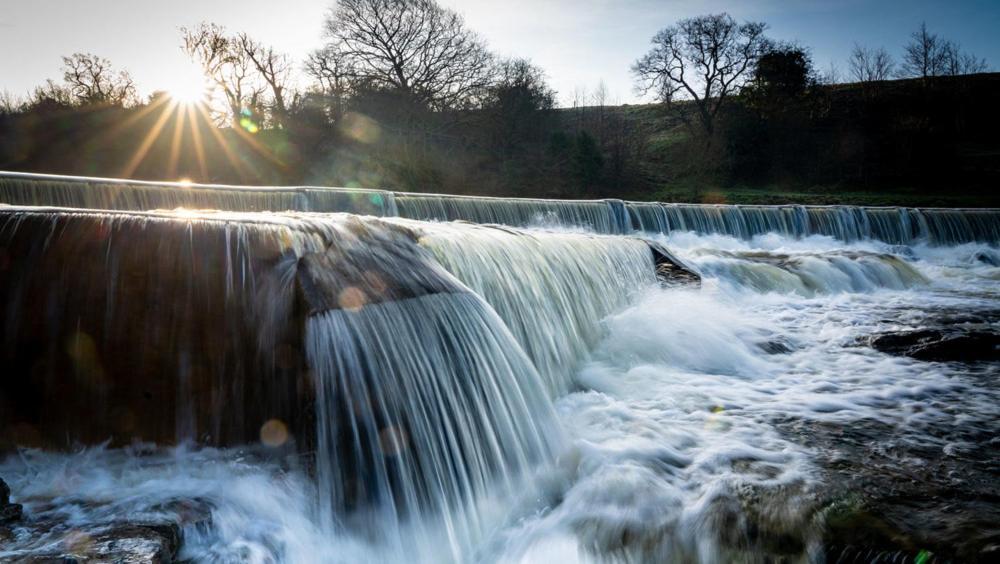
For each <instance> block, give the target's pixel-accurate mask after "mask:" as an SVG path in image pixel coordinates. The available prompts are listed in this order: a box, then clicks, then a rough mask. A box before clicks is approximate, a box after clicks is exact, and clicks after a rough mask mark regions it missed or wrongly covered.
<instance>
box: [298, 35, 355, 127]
mask: <svg viewBox="0 0 1000 564" xmlns="http://www.w3.org/2000/svg"><path fill="white" fill-rule="evenodd" d="M305 71H306V75H307V76H309V77H310V78H311V79H312V81H313V90H314V91H315V92H317V93H318V94H319V95H320V96H321V98H322V99H323V100H324V101H325V106H326V113H327V117H328V119H329V120H330V121H331V122H334V121H337V120H339V119H340V118H341V117H342V116H343V115H344V112H345V111H346V103H347V98H348V96H350V94H351V80H350V79H351V76H352V73H351V72H349V71H348V69H347V66H346V62H345V61H344V59H343V57H341V56H340V55H339V54H338V53H337V51H336V50H335V49H332V48H330V47H323V48H322V49H317V50H315V51H313V52H312V53H310V54H309V56H308V57H307V58H306V63H305Z"/></svg>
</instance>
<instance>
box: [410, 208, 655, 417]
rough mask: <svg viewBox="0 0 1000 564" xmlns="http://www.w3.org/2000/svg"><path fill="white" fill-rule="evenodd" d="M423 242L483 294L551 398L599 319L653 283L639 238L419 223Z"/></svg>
mask: <svg viewBox="0 0 1000 564" xmlns="http://www.w3.org/2000/svg"><path fill="white" fill-rule="evenodd" d="M418 229H419V230H420V231H421V233H422V236H421V237H420V243H421V245H423V246H425V247H427V248H429V249H430V250H431V251H432V252H433V253H434V255H435V257H437V260H438V262H440V263H441V264H442V265H443V266H444V267H445V268H446V269H448V270H449V271H450V272H451V273H452V274H454V275H455V276H456V277H457V278H458V279H459V280H461V281H462V282H463V283H465V284H466V285H467V286H469V287H470V288H472V289H473V290H474V291H475V292H476V293H477V294H479V295H480V296H482V297H483V298H484V299H485V300H486V301H487V302H489V304H490V305H491V306H493V308H494V309H495V310H496V312H497V313H498V314H499V315H500V317H501V318H503V320H504V322H505V323H506V325H507V327H509V328H510V330H511V331H512V332H513V333H514V336H515V337H517V340H518V342H519V343H520V344H521V346H522V347H524V350H525V351H526V352H527V353H528V356H530V357H531V359H532V360H533V361H534V363H535V366H537V367H538V370H539V372H540V373H541V374H542V376H543V377H544V378H545V379H546V382H545V383H546V386H547V388H548V390H549V393H550V394H551V395H552V396H553V397H557V396H560V395H562V394H564V393H566V392H567V391H568V390H569V389H570V388H571V380H570V379H571V375H572V374H573V373H574V372H575V368H576V366H577V365H578V363H580V362H581V361H582V360H583V359H585V358H586V356H587V351H588V350H590V348H591V347H592V346H593V345H594V344H595V342H596V340H597V338H598V337H599V335H600V330H599V329H600V321H601V320H602V319H603V318H604V317H605V316H606V315H608V314H610V313H612V312H614V311H615V310H617V309H619V308H621V307H624V306H625V305H626V304H627V303H628V302H629V300H630V298H631V297H632V296H633V295H634V294H635V293H636V292H637V291H639V290H641V289H643V288H645V287H647V286H649V285H651V284H654V283H655V282H656V276H655V269H654V265H653V255H652V253H651V252H650V249H649V246H648V245H647V244H646V243H644V242H643V241H640V240H638V239H633V238H625V237H608V236H593V235H586V234H575V233H532V232H524V231H517V230H513V229H506V228H496V227H484V226H478V225H463V224H455V223H453V224H430V225H428V224H423V225H420V226H419V227H418Z"/></svg>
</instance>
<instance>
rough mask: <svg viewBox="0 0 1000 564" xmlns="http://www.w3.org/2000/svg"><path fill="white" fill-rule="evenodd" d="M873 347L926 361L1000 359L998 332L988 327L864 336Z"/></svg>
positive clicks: (888, 352) (999, 334)
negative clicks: (984, 328)
mask: <svg viewBox="0 0 1000 564" xmlns="http://www.w3.org/2000/svg"><path fill="white" fill-rule="evenodd" d="M867 344H868V345H869V346H871V347H872V348H874V349H875V350H878V351H881V352H884V353H887V354H893V355H899V356H908V357H911V358H916V359H918V360H928V361H940V362H945V361H955V362H978V361H996V360H1000V333H995V332H993V331H989V330H964V329H960V328H959V329H954V328H949V329H944V328H941V329H919V330H916V331H903V332H897V333H882V334H879V335H874V336H871V337H868V338H867Z"/></svg>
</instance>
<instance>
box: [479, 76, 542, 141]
mask: <svg viewBox="0 0 1000 564" xmlns="http://www.w3.org/2000/svg"><path fill="white" fill-rule="evenodd" d="M494 74H495V75H496V78H495V80H494V82H493V84H492V85H491V86H490V87H489V89H488V91H487V94H486V97H485V100H484V103H483V109H484V113H485V115H486V117H487V120H488V122H489V124H490V129H491V133H492V138H493V139H492V143H491V144H492V146H493V147H494V148H495V149H496V150H498V151H501V152H502V153H503V155H502V158H505V157H506V156H507V155H509V154H511V153H513V152H514V151H515V150H516V149H517V147H518V146H519V145H523V144H524V143H526V142H529V141H534V140H536V139H538V138H539V136H540V134H541V133H542V132H543V131H544V130H545V127H546V123H545V122H546V119H545V118H546V112H549V111H550V110H552V108H553V107H554V106H555V91H554V90H552V88H551V87H550V86H549V85H548V82H547V81H546V79H545V72H544V71H542V69H540V68H539V67H537V66H535V65H533V64H531V62H530V61H528V60H527V59H508V60H504V61H501V62H500V63H498V64H497V66H496V69H495V70H494Z"/></svg>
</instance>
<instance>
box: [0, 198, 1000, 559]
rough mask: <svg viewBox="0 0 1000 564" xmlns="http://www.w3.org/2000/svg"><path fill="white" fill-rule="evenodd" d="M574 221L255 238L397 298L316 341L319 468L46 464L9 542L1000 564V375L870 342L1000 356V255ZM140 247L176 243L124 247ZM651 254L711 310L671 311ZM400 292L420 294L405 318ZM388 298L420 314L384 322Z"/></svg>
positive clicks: (8, 469)
mask: <svg viewBox="0 0 1000 564" xmlns="http://www.w3.org/2000/svg"><path fill="white" fill-rule="evenodd" d="M397 200H398V198H397ZM397 203H398V202H397ZM545 211H546V210H543V215H536V216H535V217H533V218H532V219H531V221H528V222H521V223H531V224H534V226H530V225H529V226H527V227H525V228H521V229H513V228H497V227H481V226H476V225H471V224H465V223H436V222H423V221H414V220H404V219H384V220H373V219H368V220H364V222H363V224H362V227H358V226H357V225H355V224H353V223H350V222H351V221H355V220H351V219H344V218H340V219H337V221H336V222H334V223H332V224H331V223H329V221H330V220H328V219H327V216H325V215H313V214H283V215H282V214H277V215H268V216H266V218H265V219H260V218H254V219H253V221H254V222H258V221H263V222H264V224H260V225H258V224H257V223H253V225H254V226H253V227H245V229H249V230H250V231H252V232H253V233H257V231H266V232H267V233H268V235H267V237H272V236H274V237H278V238H279V239H281V238H285V239H287V238H288V237H289V235H288V234H287V233H288V231H286V230H291V232H292V233H293V235H292V236H291V237H292V239H294V242H293V243H291V244H288V246H289V248H294V249H295V252H296V253H298V255H297V256H299V257H300V258H299V259H298V260H299V261H300V263H301V261H304V260H306V259H304V258H302V257H305V256H306V254H305V253H306V252H307V251H309V250H310V249H313V247H315V248H319V249H322V248H323V245H322V244H319V243H316V241H317V240H319V239H320V238H325V240H326V241H327V243H329V241H338V242H340V243H337V245H339V246H337V253H338V254H336V257H337V258H336V260H339V261H341V262H342V263H343V262H346V263H348V264H350V265H352V266H355V265H356V266H357V267H358V268H359V269H362V270H363V273H362V278H364V279H365V280H366V281H367V282H366V284H367V285H366V286H364V287H363V290H364V291H366V292H367V294H364V293H360V294H359V293H358V290H357V287H355V286H351V287H349V288H347V289H346V290H343V291H341V292H340V293H339V294H338V298H339V304H338V306H339V307H336V308H326V309H324V308H318V310H317V311H315V312H313V313H311V314H310V315H309V316H308V318H307V321H306V325H305V329H304V337H303V338H302V340H303V343H304V345H303V347H304V350H305V354H306V355H307V357H308V358H309V364H310V366H311V372H310V374H311V378H312V381H313V382H316V383H315V384H312V385H315V386H317V388H316V392H315V393H316V400H315V401H316V406H317V407H316V414H315V424H314V425H315V426H316V429H317V431H316V432H317V434H318V437H317V438H315V440H314V441H313V442H314V443H315V444H314V446H313V448H310V449H309V450H307V451H306V452H303V451H302V449H301V448H297V447H296V445H295V444H294V443H295V439H296V438H295V437H289V436H287V434H288V433H289V429H288V428H286V427H285V425H283V424H281V422H278V423H277V426H276V427H275V426H272V428H269V429H268V428H265V427H267V426H266V425H265V427H262V428H261V431H260V441H259V442H256V441H254V442H250V443H247V444H245V445H243V446H225V447H215V446H209V445H206V444H204V441H199V440H198V436H193V437H190V438H189V439H187V440H183V439H184V434H183V433H182V432H180V431H178V436H179V438H180V439H182V440H181V441H180V442H179V444H177V445H175V446H157V445H155V444H152V443H148V442H133V443H132V444H129V445H119V444H115V445H110V444H104V445H101V444H98V445H96V446H95V445H92V446H77V447H75V448H70V449H69V450H68V451H67V450H54V449H50V448H30V447H21V448H18V449H17V450H16V451H15V452H13V453H11V454H9V455H8V456H7V457H6V458H5V459H4V461H3V462H2V463H0V476H2V477H3V479H4V480H5V481H6V482H7V483H8V484H9V486H10V488H11V490H12V492H13V498H14V501H16V502H18V503H21V504H23V505H24V508H25V515H26V519H25V520H24V522H23V523H21V524H14V525H11V526H10V527H9V533H8V534H7V536H6V538H0V559H3V560H16V559H17V558H22V557H26V556H28V555H33V554H34V555H37V554H47V553H52V554H55V553H59V554H74V553H81V554H82V553H86V552H87V550H89V549H90V548H92V545H93V544H94V543H99V542H101V540H100V539H101V538H102V537H101V533H102V530H104V529H103V528H105V527H107V526H108V525H109V524H110V523H114V522H118V521H121V520H122V519H127V520H128V521H130V522H142V521H144V520H148V521H168V522H176V523H179V528H180V531H181V536H182V539H183V541H182V543H181V545H180V551H179V553H178V555H177V557H178V558H179V559H180V560H182V561H193V562H244V561H248V562H261V563H264V562H345V563H346V562H407V563H416V562H452V561H453V562H505V563H531V562H734V561H735V562H776V561H783V562H823V561H828V562H837V561H850V562H855V561H858V562H861V561H885V562H889V561H893V562H909V561H913V562H921V563H926V562H931V561H935V560H939V561H948V560H954V561H966V560H968V561H977V560H978V561H988V560H990V559H992V558H994V557H996V556H997V555H998V554H1000V497H998V494H997V491H998V488H1000V466H998V464H1000V463H998V461H997V453H998V452H1000V381H998V379H997V376H998V370H1000V364H998V363H997V362H996V361H989V360H985V361H973V362H962V361H938V362H934V361H925V360H918V359H915V358H908V357H905V356H894V355H890V354H887V353H884V352H880V351H878V350H876V349H875V348H873V347H872V346H871V344H870V342H869V341H868V340H867V339H868V338H869V337H871V336H872V335H878V334H881V333H886V332H900V331H905V330H910V329H923V328H927V327H949V328H954V327H974V328H976V329H977V330H986V331H994V332H996V331H998V330H1000V267H998V266H997V265H998V264H1000V252H998V250H997V247H996V242H995V241H993V242H989V241H987V242H969V241H966V242H959V241H957V240H956V241H930V240H928V238H927V237H923V238H921V237H917V238H915V239H913V240H907V241H896V240H889V241H880V240H878V239H876V238H869V237H865V236H858V237H836V235H835V234H808V233H780V232H768V231H765V230H760V231H762V232H760V233H756V232H754V231H758V230H755V229H751V230H750V232H734V233H729V234H725V233H721V232H720V231H724V229H722V228H720V229H717V230H714V231H716V232H712V231H713V230H711V229H694V228H692V229H690V230H688V229H680V228H672V229H666V228H662V226H661V228H659V229H652V228H650V229H652V231H647V232H643V233H637V235H638V236H639V237H623V236H609V235H599V234H593V233H591V232H590V231H589V230H588V229H586V228H579V227H573V226H568V227H567V226H560V225H561V224H562V223H563V222H560V221H558V218H556V219H555V220H553V219H552V216H551V213H550V214H549V215H544V212H545ZM584 211H585V212H587V213H590V209H589V208H584ZM25 213H29V212H23V213H22V215H17V214H14V215H12V216H11V217H9V218H8V219H7V220H6V223H4V225H5V226H6V227H5V228H4V229H5V230H6V232H7V233H8V234H10V233H11V232H12V231H13V230H15V229H24V227H22V226H21V223H19V222H20V221H29V222H30V221H31V220H30V218H29V219H28V220H23V219H18V218H22V217H24V215H23V214H25ZM30 213H36V212H30ZM30 213H29V215H30ZM39 213H41V212H39ZM88 213H89V212H88ZM180 213H182V212H170V213H166V214H164V216H163V217H165V218H167V220H169V221H174V220H176V219H177V215H176V214H180ZM14 216H17V218H14V219H12V218H13V217H14ZM546 217H548V219H546ZM196 219H197V220H198V221H205V222H214V221H222V222H228V221H236V223H238V224H240V225H243V224H245V223H246V221H247V218H246V217H243V216H239V217H235V219H233V218H231V217H228V216H227V217H223V218H222V219H220V218H219V217H218V216H215V215H212V214H206V215H202V216H198V217H197V218H196ZM444 219H451V218H444ZM126 220H127V221H129V222H155V221H159V218H154V217H152V216H141V217H139V216H128V217H127V218H126V219H121V218H119V219H111V220H106V219H102V220H101V221H110V222H111V223H110V224H112V225H118V224H117V223H115V222H117V221H126ZM494 221H498V219H496V218H494ZM15 223H16V224H17V225H16V226H15ZM226 225H227V227H226V229H230V227H228V225H229V224H228V223H227V224H226ZM344 226H347V227H344ZM988 228H989V227H986V228H983V229H988ZM113 229H114V228H113ZM241 229H244V228H241ZM907 229H910V228H909V227H907ZM598 230H599V231H606V230H605V229H598ZM737 231H739V230H737ZM775 231H780V230H775ZM61 232H62V231H59V233H61ZM272 232H273V233H279V234H280V235H273V233H272ZM52 233H57V231H56V230H53V231H52ZM192 233H195V234H194V235H191V237H192V238H193V239H196V238H197V237H198V235H197V233H196V232H192ZM226 233H230V231H226ZM234 233H235V232H234ZM253 233H252V234H251V235H250V236H247V235H245V234H244V235H242V236H244V237H250V238H251V239H252V238H253V237H258V236H261V237H263V236H262V235H257V234H253ZM300 233H306V235H300ZM399 233H405V234H407V236H406V237H403V236H400V235H399ZM410 234H412V240H411V239H410V238H409V236H410ZM53 236H54V237H58V235H53ZM232 236H233V237H234V238H237V239H238V237H237V236H236V235H235V234H234V235H232ZM641 238H647V239H651V240H654V241H656V242H657V243H659V244H661V245H663V246H664V247H666V248H668V249H670V251H672V252H673V253H674V254H675V255H676V256H677V257H678V258H679V259H681V260H682V261H684V262H686V263H687V264H688V265H690V266H692V267H693V268H694V269H695V270H697V271H698V272H699V273H700V274H701V275H702V283H701V285H700V287H691V286H667V287H664V286H663V285H661V284H658V283H657V280H656V277H655V275H654V274H653V272H654V268H653V260H652V258H651V256H650V253H649V251H648V247H647V246H646V244H645V243H644V242H642V240H641ZM348 239H350V244H348V243H344V242H343V241H347V240H348ZM890 239H891V238H890ZM11 240H13V239H11ZM229 240H230V239H229V235H227V238H226V241H229ZM248 240H249V239H248ZM268 240H269V239H268ZM286 243H287V241H286ZM242 244H243V243H240V244H236V246H235V247H234V248H236V249H240V248H242V247H241V246H240V245H242ZM247 245H249V243H247ZM352 245H354V246H352ZM335 246H336V245H335ZM373 246H376V247H377V248H378V249H381V250H380V251H379V252H377V253H370V252H369V251H367V250H366V251H365V255H364V257H363V258H362V259H358V258H351V257H353V256H354V255H352V253H357V252H359V251H358V249H359V248H364V249H370V248H371V247H373ZM107 248H108V251H107V253H108V256H109V257H110V256H112V255H113V254H114V253H115V252H117V251H115V250H114V249H113V248H112V245H111V243H108V247H107ZM330 248H332V247H330ZM161 249H162V248H161ZM329 252H330V251H327V253H328V255H325V256H329ZM227 256H229V255H227ZM238 256H239V252H235V253H233V256H232V258H231V260H232V261H233V264H234V265H236V266H233V267H232V269H233V270H235V269H237V266H239V261H240V259H239V258H238ZM7 260H9V259H7ZM122 260H125V259H122ZM227 260H230V259H227ZM329 260H332V259H329ZM277 264H278V265H280V264H282V262H281V261H280V260H279V261H278V263H277ZM244 268H245V266H244ZM276 268H277V267H276ZM311 268H315V269H319V268H320V267H319V266H314V267H311ZM338 268H339V267H338ZM394 269H395V270H394ZM338 272H341V271H338ZM400 272H403V274H400ZM373 273H378V276H375V274H373ZM426 273H430V274H426ZM344 276H353V274H351V273H350V272H348V273H347V274H344ZM373 276H375V278H377V279H375V280H373V278H372V277H373ZM379 276H380V277H381V278H379ZM390 276H391V277H392V281H391V282H390V283H389V284H390V285H391V286H393V288H397V287H398V288H402V289H400V290H386V289H385V288H384V286H385V285H386V283H387V282H386V280H387V279H388V277H390ZM278 280H279V281H280V280H284V278H281V277H278ZM256 284H257V285H256V286H255V288H256V289H255V290H254V291H255V292H256V293H257V294H258V295H259V294H260V293H261V292H265V291H274V290H273V289H267V288H268V287H265V285H263V284H262V283H261V282H260V280H259V279H258V281H257V283H256ZM275 284H278V282H275ZM261 288H264V289H263V290H262V289H261ZM373 288H374V289H381V290H382V291H383V292H384V293H385V294H386V295H389V294H392V292H397V293H396V294H393V296H392V297H393V298H394V299H393V300H389V299H385V300H384V301H381V302H378V303H376V301H375V300H374V299H372V298H371V296H372V295H373V294H372V291H373V290H372V289H373ZM275 295H277V294H275ZM365 296H368V297H367V298H366V297H365ZM345 300H346V303H345ZM119 307H121V306H119ZM269 315H271V316H275V315H280V313H274V312H271V313H270V314H269ZM9 319H10V318H8V320H7V321H8V323H9ZM109 323H110V322H109ZM8 327H10V325H8ZM177 409H178V410H181V411H183V410H182V408H181V407H178V408H177ZM223 409H224V408H223ZM140 416H141V415H140ZM178 420H180V418H179V419H178ZM178 425H180V424H178ZM192 425H194V426H196V425H195V424H192ZM288 427H289V428H290V427H291V425H289V426H288ZM300 442H307V441H303V440H301V439H300ZM310 444H311V443H310ZM74 551H75V552H74Z"/></svg>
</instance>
